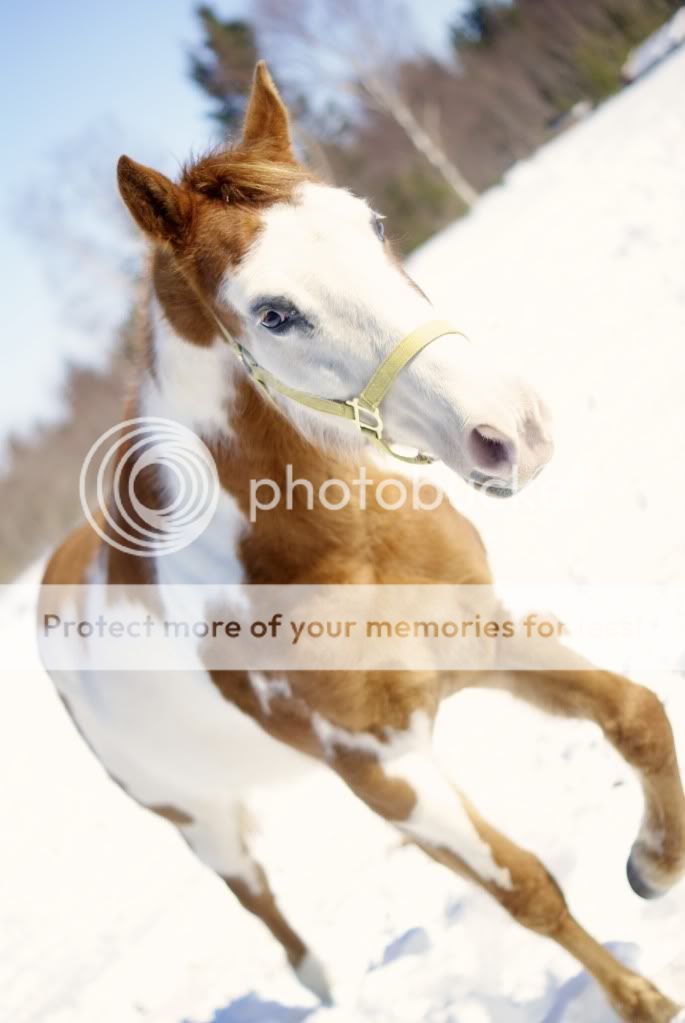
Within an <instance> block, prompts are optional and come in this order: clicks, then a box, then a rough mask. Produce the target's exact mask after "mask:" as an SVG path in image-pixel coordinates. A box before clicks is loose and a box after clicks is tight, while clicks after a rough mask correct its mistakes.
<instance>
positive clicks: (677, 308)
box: [0, 52, 685, 1023]
mask: <svg viewBox="0 0 685 1023" xmlns="http://www.w3.org/2000/svg"><path fill="white" fill-rule="evenodd" d="M684 95H685V52H681V53H680V54H679V55H677V56H675V57H674V58H672V59H671V60H670V61H669V62H668V63H667V64H666V65H664V66H663V67H661V68H660V69H659V70H657V72H656V73H654V74H653V75H651V76H650V77H649V78H647V79H646V80H645V81H643V82H642V83H640V84H639V85H637V86H636V87H634V88H632V89H630V90H629V91H627V92H625V93H624V94H623V95H621V96H620V97H618V98H617V99H616V100H614V101H613V102H612V103H610V104H608V105H607V106H605V107H604V108H603V109H602V110H601V111H600V112H599V113H597V114H596V115H595V116H593V117H592V119H591V120H590V121H588V122H586V123H585V124H583V125H581V126H580V127H578V128H577V129H575V130H574V131H573V132H572V133H570V134H568V135H566V136H564V137H563V138H561V139H560V140H558V141H557V142H555V143H554V144H553V145H551V146H549V147H548V148H547V149H546V150H544V151H543V152H541V153H540V154H538V155H537V156H536V158H535V159H533V160H531V161H530V162H529V163H527V164H525V165H522V166H520V167H519V168H517V169H516V171H515V172H514V173H513V174H512V175H511V176H510V177H509V179H508V181H507V182H506V184H505V185H504V186H503V187H502V188H499V189H496V190H494V191H492V192H491V193H490V194H488V195H487V196H486V197H485V198H484V199H483V200H482V201H481V202H480V204H479V206H478V208H477V210H476V211H475V212H474V213H473V215H472V216H471V217H470V218H469V219H468V220H467V221H464V222H462V223H460V224H458V225H456V226H454V227H453V228H450V229H449V230H447V231H446V232H444V233H443V234H442V235H441V236H439V237H438V238H436V239H434V240H433V241H431V242H430V243H429V244H428V245H427V246H425V247H424V249H423V250H422V251H421V252H420V253H419V254H418V255H417V256H416V258H415V259H414V261H413V270H414V272H415V274H416V275H417V277H418V278H419V279H420V281H421V283H422V284H423V285H424V286H425V287H426V288H427V290H428V291H429V293H430V294H431V295H432V296H433V297H434V298H436V299H439V300H441V301H443V302H445V303H446V304H447V305H448V306H449V307H450V308H451V310H452V313H453V316H454V317H455V318H456V319H457V321H458V323H459V324H460V325H463V326H464V327H465V329H466V330H467V331H468V332H469V333H471V334H472V335H473V336H475V337H478V338H479V339H482V340H483V341H484V342H488V343H490V344H492V345H493V352H494V353H495V354H493V358H497V357H499V356H498V354H497V353H502V352H504V351H507V352H508V353H509V356H510V358H515V359H516V360H517V361H519V362H520V364H521V368H522V370H523V371H524V372H526V373H527V374H529V375H531V374H534V376H535V378H536V379H537V380H538V382H539V384H540V386H541V388H542V389H543V392H544V393H545V394H546V395H547V397H548V398H549V401H550V404H551V405H552V406H553V408H554V410H555V412H556V416H557V423H558V426H557V438H558V453H557V457H556V460H555V462H554V463H553V465H552V466H551V467H550V468H549V469H548V470H547V471H546V472H545V474H543V476H542V477H541V478H540V480H539V481H537V482H536V484H535V485H534V486H533V487H531V489H530V490H529V491H527V492H525V493H524V494H523V495H521V496H520V497H518V498H516V500H515V501H513V502H507V503H494V502H486V501H485V499H483V498H482V497H479V496H478V495H475V494H472V493H471V492H467V491H466V489H465V488H464V487H463V486H457V487H456V488H455V490H454V493H455V497H456V499H457V500H458V502H459V504H460V506H461V507H462V508H464V509H466V511H467V512H468V513H469V514H471V516H472V517H473V518H474V519H475V520H476V522H477V523H478V524H479V526H480V527H481V529H482V531H483V533H484V536H485V538H486V541H487V543H488V546H489V549H490V551H491V553H492V560H493V563H494V566H495V569H496V571H497V573H498V575H499V577H500V578H503V579H505V580H510V581H517V580H518V581H530V580H547V581H569V580H574V581H577V580H586V581H589V582H593V581H596V582H604V581H620V580H625V581H631V582H650V583H654V582H657V583H660V582H664V583H665V582H678V581H680V582H683V581H685V547H684V546H683V541H682V528H683V521H684V520H685V514H684V513H685V500H684V496H685V482H684V478H683V476H682V474H681V471H680V467H681V464H682V455H683V450H682V448H683V436H684V435H685V434H684V427H685V407H684V405H683V401H682V385H683V379H685V377H684V373H685V345H684V344H683V342H684V341H685V277H684V276H683V268H684V267H685V231H684V230H683V228H684V226H685V108H683V104H682V97H683V96H684ZM22 599H23V598H22ZM16 603H17V601H15V605H16ZM29 613H30V609H29V608H28V607H26V606H23V607H22V606H9V605H6V606H5V608H4V614H3V616H2V621H0V642H2V643H12V642H17V640H16V635H17V631H16V624H15V623H16V621H17V617H18V616H20V615H22V616H25V615H28V614H29ZM683 646H684V648H685V637H684V641H683ZM627 667H628V668H629V667H630V666H629V665H628V666H627ZM641 680H643V681H645V682H647V683H648V684H650V685H652V686H653V687H654V688H656V689H657V690H658V691H659V692H660V693H661V694H662V696H663V697H664V698H665V699H666V701H667V705H668V708H669V710H670V713H671V716H672V719H673V721H674V724H675V728H676V732H677V736H678V741H679V746H680V751H681V756H682V759H683V762H684V763H685V682H683V679H682V678H681V677H679V676H668V677H666V676H656V675H651V676H648V677H643V678H642V679H641ZM438 738H439V741H440V743H441V746H442V747H443V748H444V749H445V750H446V751H447V752H448V754H449V755H450V757H451V759H452V761H453V764H454V771H455V776H456V778H457V779H458V780H459V782H460V784H461V785H462V787H463V788H464V789H465V790H466V791H467V792H468V793H469V795H470V796H471V797H472V798H473V799H474V800H475V802H476V803H477V804H478V805H479V806H480V808H481V810H482V811H483V812H484V813H485V814H486V815H487V816H489V817H490V818H491V819H492V820H493V821H494V822H496V823H497V824H498V825H499V826H500V827H502V828H503V829H504V830H505V831H508V833H509V834H510V835H511V836H512V837H514V838H516V839H517V840H518V841H520V842H522V843H524V844H525V845H527V846H528V847H530V848H532V849H534V850H535V851H536V852H537V853H538V854H539V855H540V856H541V857H542V858H543V859H544V861H545V862H546V863H547V865H548V866H549V867H550V869H551V870H552V872H553V873H554V874H555V875H556V876H557V878H558V879H559V880H560V881H561V883H562V885H563V887H564V889H565V891H566V893H567V896H568V898H569V901H570V903H571V905H572V907H573V909H574V910H575V912H576V914H577V915H578V916H579V917H580V919H581V920H582V921H583V923H585V924H586V926H588V927H589V929H590V930H592V931H593V932H594V933H595V934H596V935H597V936H598V937H599V938H600V939H601V940H602V941H603V942H606V943H608V944H610V945H611V947H613V948H614V949H615V950H616V951H617V953H618V954H619V955H620V956H621V957H623V958H625V959H626V961H628V962H630V963H631V964H634V965H636V966H639V967H640V968H641V969H643V970H644V971H646V972H648V973H649V974H650V975H651V976H652V977H654V978H656V979H658V980H659V981H660V982H661V983H662V986H663V987H664V988H665V989H666V990H667V991H668V993H670V994H671V995H673V996H676V997H679V998H680V999H682V1000H685V927H683V914H684V913H685V887H683V889H682V890H680V891H676V892H675V893H674V894H673V895H672V896H671V897H670V898H668V899H667V900H665V901H663V902H661V903H657V904H646V903H642V902H640V900H638V899H637V898H636V897H635V896H634V895H633V894H632V892H631V891H630V890H629V889H628V886H627V884H626V882H625V880H624V863H625V858H626V855H627V852H628V849H629V847H630V843H631V841H632V838H633V837H634V834H635V830H636V827H637V823H638V819H639V814H640V801H639V798H638V792H637V785H636V783H635V781H634V780H633V779H632V778H631V777H630V775H629V773H628V772H627V771H626V769H625V768H624V766H623V765H622V763H621V762H620V761H619V759H618V758H617V756H616V755H615V754H614V753H613V752H611V751H610V750H609V749H608V748H607V747H606V746H605V744H604V743H603V742H602V741H601V740H600V738H599V735H598V733H597V731H596V730H595V729H594V728H593V727H591V726H587V725H583V724H577V723H574V724H569V723H564V722H559V721H552V720H550V719H547V718H543V717H542V716H539V715H537V714H536V713H534V712H533V711H531V710H529V709H527V708H524V707H520V706H518V705H515V704H514V703H513V702H512V701H510V700H509V699H508V698H507V697H505V696H502V695H488V694H478V695H472V694H468V695H466V696H462V697H460V698H458V700H457V701H454V703H453V705H452V706H451V707H450V708H448V709H447V711H446V713H445V715H444V717H443V719H442V720H441V722H440V727H439V736H438ZM0 777H2V779H3V781H2V789H1V791H0V816H1V819H2V821H3V828H2V841H1V842H0V1019H3V1020H4V1019H7V1020H8V1021H9V1020H11V1021H12V1023H38V1021H40V1023H94V1021H97V1023H133V1021H140V1020H143V1019H144V1020H147V1021H151V1023H184V1021H189V1023H190V1021H192V1023H208V1021H210V1020H211V1021H212V1023H299V1021H302V1020H305V1019H306V1020H308V1023H356V1021H369V1020H373V1021H376V1023H405V1021H406V1023H419V1021H426V1023H524V1021H525V1023H608V1021H610V1020H611V1018H612V1017H611V1013H610V1012H609V1010H608V1009H607V1008H606V1007H605V1005H604V1002H603V1001H602V999H601V997H600V996H599V994H598V992H597V990H596V988H595V987H594V986H593V985H592V984H590V983H589V982H588V979H587V977H586V976H585V975H583V974H579V972H578V969H577V967H576V965H575V964H574V963H573V962H572V961H571V960H570V959H569V958H568V957H567V956H566V955H565V954H563V953H562V952H559V951H557V950H556V949H555V947H554V946H553V945H552V944H551V943H547V942H545V941H544V940H543V939H541V938H537V937H535V936H532V935H529V934H527V933H526V932H524V931H523V930H521V929H519V928H518V927H517V926H516V925H515V924H513V923H510V922H509V921H508V920H507V918H506V917H505V916H504V915H503V914H502V913H501V911H500V910H499V909H498V908H497V907H496V906H495V905H493V904H491V903H490V902H489V901H488V899H487V898H486V897H484V896H482V895H481V894H480V893H478V892H476V891H474V890H473V889H472V888H470V887H469V886H468V885H466V884H465V883H463V882H461V881H459V880H458V879H456V878H453V877H452V876H451V875H450V874H448V873H447V872H446V871H445V870H443V869H442V868H440V867H438V866H436V865H434V864H433V863H431V862H429V861H427V860H426V859H424V858H423V857H422V856H421V855H420V854H419V853H418V852H417V851H415V850H413V849H411V848H409V847H406V846H401V845H400V843H399V842H398V840H397V838H396V837H395V835H394V834H393V833H392V832H391V831H390V830H389V829H388V828H386V827H385V826H384V825H382V824H380V823H379V822H377V821H376V820H374V819H373V818H372V817H371V815H370V814H369V813H368V812H367V811H365V810H364V809H363V808H362V807H361V806H359V805H357V804H356V803H355V802H354V801H353V800H352V799H351V797H348V796H347V795H346V793H344V792H343V790H342V788H341V787H340V786H338V785H337V784H336V783H335V782H334V780H332V779H327V778H326V777H325V776H323V775H321V774H315V775H314V776H313V777H312V779H311V780H310V781H309V782H308V783H307V785H306V786H304V790H303V791H302V792H301V793H299V795H300V796H301V797H302V798H299V799H297V800H296V799H294V798H292V796H290V795H288V796H286V794H285V793H281V792H279V791H276V792H275V793H274V795H275V797H276V798H272V799H271V800H270V804H269V807H268V808H267V809H268V811H269V812H268V814H266V815H265V822H266V826H265V832H264V836H263V858H264V860H265V861H266V864H267V866H268V868H269V871H270V873H271V875H272V878H273V880H274V884H275V887H276V889H277V892H278V894H279V896H280V898H281V901H282V903H283V904H284V907H285V908H286V911H287V913H288V914H289V915H290V916H291V918H292V919H293V920H294V921H296V923H297V925H298V926H299V929H300V930H301V931H302V932H303V934H304V935H305V936H306V937H307V938H308V939H309V941H310V943H311V945H312V946H313V947H314V948H315V949H316V950H317V951H318V952H319V953H320V955H321V956H322V957H323V959H324V960H325V961H326V963H327V964H328V966H329V970H330V972H331V974H332V976H333V979H334V981H335V985H336V991H337V995H338V1003H337V1005H336V1007H335V1008H330V1009H324V1008H321V1007H319V1006H318V1005H316V1004H315V1003H314V1002H313V1001H312V999H311V998H310V996H309V995H308V994H307V993H306V992H305V991H304V990H302V989H301V988H300V987H299V986H298V985H297V984H296V983H295V982H294V981H293V980H292V979H291V978H290V975H289V973H288V971H287V970H286V969H285V968H284V966H283V962H282V958H281V953H280V951H279V950H278V948H277V946H276V945H275V943H274V942H273V941H272V940H271V939H270V938H269V937H268V936H267V935H266V933H265V932H264V931H263V929H262V927H261V925H259V924H258V923H256V922H255V921H253V920H252V919H250V918H249V917H248V916H247V915H246V914H245V913H244V912H243V911H242V910H241V909H240V908H239V907H238V906H237V905H236V904H235V903H234V902H233V900H232V898H231V897H230V896H229V894H228V893H227V892H225V890H224V888H223V886H222V884H221V883H220V882H219V881H218V880H217V879H216V878H214V877H213V876H212V875H211V874H210V873H209V872H207V871H206V870H204V869H203V868H202V867H201V866H200V865H199V864H198V863H197V862H196V861H195V860H194V859H193V858H192V856H191V854H190V853H189V852H188V851H187V850H186V848H185V846H184V845H183V844H182V842H181V841H180V840H179V839H178V838H177V836H176V834H175V833H174V831H173V829H172V828H171V827H170V826H169V825H167V824H165V823H164V822H163V821H161V820H157V819H154V818H153V817H152V816H151V815H149V814H147V813H144V812H143V811H141V810H139V809H138V808H137V807H136V806H134V805H133V804H132V803H131V802H130V801H129V800H128V799H127V798H126V796H124V795H123V794H122V793H121V792H120V791H119V790H118V789H116V788H115V786H114V785H112V784H110V783H109V782H108V781H107V779H106V778H105V776H104V774H103V772H102V771H101V769H100V767H99V766H98V764H97V763H96V762H95V761H94V760H93V758H92V757H91V755H90V754H89V753H88V751H87V750H86V748H85V747H84V746H83V745H82V743H81V742H80V741H79V740H78V739H77V738H76V736H75V733H74V732H73V730H72V728H71V726H70V725H69V723H68V721H67V719H66V717H65V715H64V713H63V711H62V709H61V706H60V705H59V703H58V701H57V698H56V696H55V695H54V693H53V692H52V690H51V688H50V685H49V684H48V682H47V680H46V679H45V677H44V676H43V675H42V673H41V672H40V671H39V670H36V671H35V673H31V674H28V673H26V674H23V675H21V676H14V677H6V678H5V679H4V685H3V686H2V688H1V689H0ZM324 804H325V805H324ZM307 811H309V812H308V813H307ZM323 822H325V824H324V825H323V827H322V824H323Z"/></svg>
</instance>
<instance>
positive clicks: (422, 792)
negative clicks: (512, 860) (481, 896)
mask: <svg viewBox="0 0 685 1023" xmlns="http://www.w3.org/2000/svg"><path fill="white" fill-rule="evenodd" d="M312 724H313V725H314V729H315V731H316V733H317V735H318V737H319V739H320V741H321V745H322V747H323V749H324V750H325V752H326V755H327V757H328V758H329V759H332V758H333V757H334V756H335V749H336V748H339V747H342V748H343V749H345V750H357V751H359V752H360V753H364V754H369V753H370V754H373V755H375V756H376V757H378V759H379V761H380V762H381V763H382V765H383V771H384V773H385V775H386V776H387V777H389V778H396V779H399V780H401V781H403V782H406V784H407V785H409V786H410V788H411V789H412V790H413V791H414V793H415V794H416V805H415V806H414V809H413V811H412V813H411V815H410V816H409V817H408V818H407V819H406V820H402V821H396V822H394V823H396V825H397V826H398V827H399V828H401V829H402V830H403V831H405V832H406V833H407V834H409V835H411V836H412V838H415V839H417V840H418V841H420V842H425V843H427V844H429V845H435V846H439V847H440V848H443V849H447V850H448V851H449V852H451V853H453V854H454V855H455V856H458V857H459V859H461V860H463V862H464V863H465V864H466V865H467V866H468V867H470V868H471V870H473V872H474V873H475V874H476V875H477V876H478V877H479V878H480V879H481V880H482V881H484V882H492V883H493V884H496V885H497V887H498V888H504V889H510V888H511V883H512V882H511V875H510V873H509V871H508V870H506V869H504V868H502V867H500V866H498V864H497V863H496V862H495V859H494V857H493V854H492V850H491V849H490V847H489V846H488V845H487V843H486V842H484V841H483V839H482V838H481V837H480V835H479V834H478V832H477V830H476V828H475V827H474V825H473V823H472V821H471V819H470V818H469V815H468V813H467V812H466V810H465V808H464V805H463V803H462V801H461V798H460V796H459V792H458V791H457V789H456V788H454V787H453V785H452V784H451V783H450V781H449V779H448V778H447V776H446V774H445V772H444V771H443V769H442V768H441V767H440V765H439V763H438V762H437V760H436V759H435V757H434V755H433V753H432V748H431V723H430V719H429V717H428V715H427V714H426V713H425V712H423V711H415V712H414V714H413V715H412V718H411V723H410V727H409V728H408V729H407V730H406V731H404V732H396V733H394V734H393V735H392V736H390V737H389V741H388V742H381V741H380V740H379V739H377V738H376V737H375V736H373V735H369V734H368V733H365V732H361V733H356V734H355V733H353V732H347V731H345V730H344V729H342V728H336V727H335V726H334V725H331V724H330V722H329V721H326V720H325V718H322V717H321V716H320V715H318V714H315V715H313V717H312Z"/></svg>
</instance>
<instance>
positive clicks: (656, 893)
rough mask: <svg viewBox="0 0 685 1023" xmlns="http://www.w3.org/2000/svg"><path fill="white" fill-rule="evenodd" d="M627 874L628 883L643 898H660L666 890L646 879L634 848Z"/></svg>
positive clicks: (629, 858)
mask: <svg viewBox="0 0 685 1023" xmlns="http://www.w3.org/2000/svg"><path fill="white" fill-rule="evenodd" d="M626 874H627V875H628V884H629V885H630V887H631V888H632V889H633V891H634V892H635V894H636V895H639V896H640V898H641V899H660V898H661V896H662V895H664V894H665V892H663V891H661V890H659V889H658V888H654V887H653V886H652V885H651V884H649V882H648V881H646V880H645V878H644V876H643V874H642V871H641V870H640V868H639V867H638V864H637V856H636V854H635V850H634V849H633V851H632V852H631V854H630V856H629V857H628V864H627V866H626Z"/></svg>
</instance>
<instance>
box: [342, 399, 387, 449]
mask: <svg viewBox="0 0 685 1023" xmlns="http://www.w3.org/2000/svg"><path fill="white" fill-rule="evenodd" d="M362 401H363V398H350V399H349V401H346V402H345V404H346V405H349V406H350V408H351V409H352V411H353V412H354V421H355V423H356V424H357V426H358V427H359V429H360V430H361V431H362V433H373V434H374V435H375V436H376V438H377V439H378V440H380V439H381V437H382V436H383V420H382V418H381V414H380V412H379V410H378V409H377V408H372V407H371V406H370V405H367V404H363V405H362V404H361V402H362Z"/></svg>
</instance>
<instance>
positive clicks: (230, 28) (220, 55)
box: [190, 5, 257, 133]
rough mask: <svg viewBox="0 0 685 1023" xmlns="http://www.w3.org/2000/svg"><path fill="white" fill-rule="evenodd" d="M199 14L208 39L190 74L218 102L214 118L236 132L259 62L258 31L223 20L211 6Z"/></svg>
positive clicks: (194, 58) (193, 60) (236, 21)
mask: <svg viewBox="0 0 685 1023" xmlns="http://www.w3.org/2000/svg"><path fill="white" fill-rule="evenodd" d="M197 14H198V17H199V19H200V21H201V23H202V28H203V31H204V35H205V38H204V41H203V43H202V46H201V49H200V50H199V51H198V52H196V53H192V54H191V56H190V61H191V65H190V74H191V77H192V78H193V80H194V81H195V82H197V84H198V85H199V86H200V88H201V89H203V90H204V91H205V92H206V93H208V94H209V95H210V96H211V97H212V98H213V99H214V100H215V101H216V104H215V109H214V110H213V112H212V116H213V117H214V118H215V119H216V120H217V121H219V123H220V124H221V125H222V126H223V128H224V129H225V131H226V132H227V133H229V132H233V131H235V130H236V129H237V127H238V125H239V124H240V123H241V121H242V118H243V114H244V112H245V104H246V101H247V96H248V93H249V91H250V85H251V82H252V75H253V73H254V66H255V63H256V60H257V42H256V37H255V30H254V27H253V26H252V25H251V24H250V23H249V22H248V21H243V20H239V19H229V20H222V19H221V18H219V17H218V16H217V15H216V13H215V12H214V10H213V9H212V8H211V7H210V6H208V5H203V6H201V7H198V9H197Z"/></svg>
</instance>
